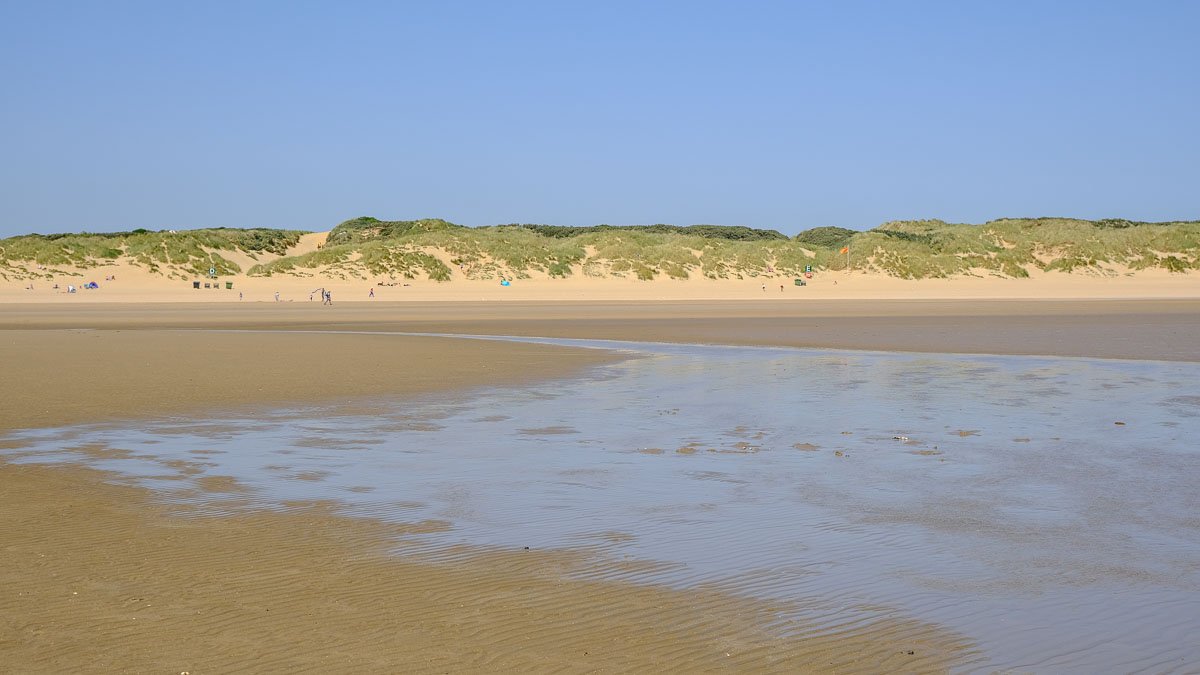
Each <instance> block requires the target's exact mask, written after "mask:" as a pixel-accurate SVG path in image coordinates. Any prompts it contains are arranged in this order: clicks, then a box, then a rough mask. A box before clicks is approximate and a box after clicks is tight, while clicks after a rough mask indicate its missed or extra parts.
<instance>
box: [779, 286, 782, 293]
mask: <svg viewBox="0 0 1200 675" xmlns="http://www.w3.org/2000/svg"><path fill="white" fill-rule="evenodd" d="M779 292H780V293H782V292H783V284H779Z"/></svg>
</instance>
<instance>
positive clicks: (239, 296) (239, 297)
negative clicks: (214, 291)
mask: <svg viewBox="0 0 1200 675" xmlns="http://www.w3.org/2000/svg"><path fill="white" fill-rule="evenodd" d="M241 301H242V292H241V291H238V302H241Z"/></svg>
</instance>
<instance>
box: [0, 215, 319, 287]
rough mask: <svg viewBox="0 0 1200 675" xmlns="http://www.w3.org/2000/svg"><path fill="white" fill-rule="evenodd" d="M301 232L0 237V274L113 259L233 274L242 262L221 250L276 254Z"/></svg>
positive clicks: (57, 270)
mask: <svg viewBox="0 0 1200 675" xmlns="http://www.w3.org/2000/svg"><path fill="white" fill-rule="evenodd" d="M303 234H304V233H303V232H300V231H297V230H273V229H265V228H251V229H230V228H214V229H202V230H179V231H172V230H163V231H160V232H151V231H148V230H133V231H130V232H108V233H91V232H83V233H79V234H49V235H42V234H29V235H22V236H18V237H10V238H8V239H0V277H3V278H36V277H44V278H51V277H53V276H54V275H56V274H58V275H68V276H70V275H78V274H79V273H80V271H81V270H87V269H90V268H94V267H99V266H101V265H106V264H113V263H130V264H133V265H137V266H139V267H143V268H145V269H147V270H149V271H151V272H157V273H160V274H163V275H164V276H167V277H172V278H180V279H183V278H191V277H195V276H201V275H206V274H207V273H208V271H209V270H210V269H215V270H216V272H217V274H218V275H227V274H238V273H239V272H241V271H242V269H241V266H240V265H238V264H237V263H236V262H234V261H232V260H229V259H228V258H227V257H225V256H223V255H222V253H225V254H230V253H240V254H241V255H242V256H245V257H248V258H249V259H251V260H255V259H258V258H259V257H261V256H268V257H278V256H282V255H285V254H286V253H287V251H288V249H289V248H290V247H292V246H295V245H296V244H297V243H298V242H299V241H300V236H301V235H303Z"/></svg>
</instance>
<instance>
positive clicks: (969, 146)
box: [0, 0, 1200, 236]
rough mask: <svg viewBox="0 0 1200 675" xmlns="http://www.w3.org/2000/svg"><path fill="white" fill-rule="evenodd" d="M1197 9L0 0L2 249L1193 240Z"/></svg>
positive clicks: (1199, 157)
mask: <svg viewBox="0 0 1200 675" xmlns="http://www.w3.org/2000/svg"><path fill="white" fill-rule="evenodd" d="M1198 29H1200V2H1188V1H1180V2H1165V1H1164V2H1155V1H1153V0H1147V1H1141V2H1102V1H1095V2H1083V1H1080V2H1070V1H1062V2H1042V1H1036V2H1025V1H1005V2H969V1H962V0H958V1H953V2H917V1H913V2H901V1H893V2H885V1H880V2H856V1H845V2H834V1H833V0H830V1H829V2H750V1H747V2H734V1H732V0H730V1H729V2H705V1H701V0H689V1H683V2H654V1H652V0H641V1H630V2H622V1H613V0H604V1H603V2H572V1H569V0H560V1H557V2H520V1H511V2H484V1H479V2H454V1H446V0H438V1H433V0H429V1H426V2H408V3H406V2H332V1H330V2H303V1H296V0H292V1H287V2H266V1H253V0H246V1H241V2H217V1H211V0H205V1H203V2H162V1H159V0H154V1H151V2H125V1H121V0H111V1H105V2H100V1H92V2H60V1H55V0H39V1H34V0H26V1H24V2H20V1H17V0H0V88H2V89H0V91H2V94H0V236H7V235H11V234H18V233H26V232H35V231H36V232H60V231H77V230H82V229H87V230H91V231H104V230H113V229H130V228H135V227H146V228H150V229H161V228H171V227H200V226H227V227H247V226H270V227H298V228H302V229H325V228H328V227H330V226H332V225H334V224H336V223H337V222H339V221H341V220H344V219H346V218H351V217H354V216H359V215H374V216H376V217H379V218H385V219H411V218H422V217H442V218H446V219H448V220H452V221H455V222H459V223H463V224H467V225H487V224H496V223H508V222H536V223H551V224H562V225H592V224H597V223H611V224H632V223H658V222H663V223H674V224H679V225H687V224H694V223H718V224H728V225H750V226H754V227H769V228H776V229H779V230H781V231H783V232H786V233H789V234H790V233H795V232H798V231H800V230H802V229H807V228H809V227H815V226H819V225H839V226H843V227H853V228H859V229H863V228H869V227H874V226H876V225H878V224H880V223H882V222H884V221H887V220H894V219H910V218H941V219H943V220H947V221H953V222H982V221H985V220H988V219H991V218H997V217H1003V216H1046V215H1062V216H1075V217H1083V218H1102V217H1124V218H1129V219H1135V220H1169V219H1197V218H1200V208H1198V197H1200V38H1198V37H1197V36H1198V35H1200V30H1198Z"/></svg>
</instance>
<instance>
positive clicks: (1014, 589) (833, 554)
mask: <svg viewBox="0 0 1200 675" xmlns="http://www.w3.org/2000/svg"><path fill="white" fill-rule="evenodd" d="M536 341H540V342H546V343H551V344H566V345H578V346H591V347H598V348H606V349H618V350H623V351H626V352H628V353H629V354H630V355H631V358H630V359H629V360H626V361H622V362H620V363H617V364H614V365H608V366H603V367H600V368H597V369H594V370H592V371H589V372H588V373H586V374H585V375H584V376H581V377H579V378H577V379H572V380H564V381H553V382H545V383H541V384H537V385H533V386H522V387H513V388H501V389H480V390H474V391H471V392H468V393H466V394H458V395H455V396H437V397H430V398H427V399H423V400H418V401H413V400H404V401H392V400H374V401H371V402H370V403H369V404H368V406H367V407H368V408H369V411H367V412H362V411H363V410H364V409H365V408H362V407H360V408H359V409H358V411H357V412H355V411H347V410H346V409H344V408H333V407H330V408H324V407H313V408H306V409H289V410H270V411H247V412H245V413H242V415H243V416H239V417H224V418H222V419H198V418H188V419H165V420H161V421H156V422H151V423H144V422H142V423H137V424H132V423H127V424H122V423H114V424H100V425H87V426H78V427H70V428H62V429H42V430H28V431H22V432H18V433H15V434H11V435H9V436H7V437H5V438H3V439H2V440H3V441H4V448H5V449H3V450H0V453H3V454H4V455H5V456H6V458H7V459H8V461H13V462H39V463H40V462H59V461H69V462H82V463H85V464H87V465H90V466H94V467H97V468H100V469H106V470H112V471H117V472H120V473H123V474H125V475H127V476H131V477H136V478H137V479H138V480H139V481H140V482H141V483H142V484H145V485H147V486H150V487H152V488H154V489H155V490H158V491H159V492H160V493H161V494H162V496H163V498H164V499H177V500H187V501H191V502H195V503H200V504H204V505H209V506H211V507H212V508H213V509H218V510H219V509H244V508H286V506H287V505H288V504H290V503H293V502H296V501H311V500H333V501H335V502H337V503H340V504H341V505H342V510H343V512H345V513H347V514H350V515H361V516H368V517H374V518H384V519H393V520H397V521H404V522H413V521H438V522H440V523H443V524H444V526H442V527H431V528H428V529H429V532H428V533H426V534H416V535H411V538H410V540H409V541H408V542H407V543H408V544H409V545H408V546H406V547H405V550H406V551H409V552H410V553H409V554H413V555H431V556H436V554H437V552H438V551H441V550H450V548H451V547H453V546H455V545H458V544H469V545H472V546H494V547H505V548H514V549H523V548H524V547H526V546H528V547H530V548H534V549H547V548H567V549H585V550H588V551H592V552H594V554H595V560H596V562H595V565H594V566H593V567H592V568H590V569H589V570H588V571H584V572H581V574H582V575H584V576H589V577H591V578H613V579H622V580H625V581H631V582H635V583H654V584H668V585H672V586H678V587H705V588H720V589H723V590H726V591H729V592H732V593H738V594H744V595H749V596H755V597H763V598H778V599H788V600H798V601H800V602H799V603H798V604H799V605H800V606H803V607H807V608H808V609H807V610H806V611H807V612H808V613H809V616H807V617H805V618H807V619H809V620H810V621H817V622H827V623H828V624H830V625H834V624H837V623H838V622H839V621H840V620H842V618H844V613H846V612H851V611H853V612H854V613H855V614H856V616H857V615H863V614H864V613H865V614H867V615H871V616H876V617H883V616H912V617H916V618H920V619H926V620H931V621H935V622H938V623H942V624H944V625H946V626H948V627H950V628H952V629H954V630H956V631H959V632H961V633H963V634H964V635H966V636H967V637H969V638H971V639H972V640H974V641H975V642H976V643H977V644H978V645H979V647H980V652H979V654H978V656H977V657H976V658H974V660H972V661H970V662H969V663H966V664H963V665H962V668H963V670H968V671H983V672H988V671H992V670H995V669H1014V670H1030V671H1036V672H1080V673H1084V672H1088V673H1091V672H1114V671H1121V672H1125V671H1135V670H1148V671H1154V672H1173V671H1175V672H1195V671H1196V670H1197V669H1200V646H1198V645H1200V640H1198V639H1197V636H1198V635H1200V489H1198V486H1197V481H1198V478H1200V449H1198V444H1197V441H1196V439H1197V436H1198V435H1200V364H1193V363H1162V362H1141V361H1108V360H1092V359H1074V358H1040V357H1037V358H1034V357H1010V356H1003V357H1001V356H950V355H932V354H891V353H868V352H835V351H816V350H799V349H769V348H747V347H717V346H689V345H663V344H641V343H617V342H606V341H582V340H536Z"/></svg>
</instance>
